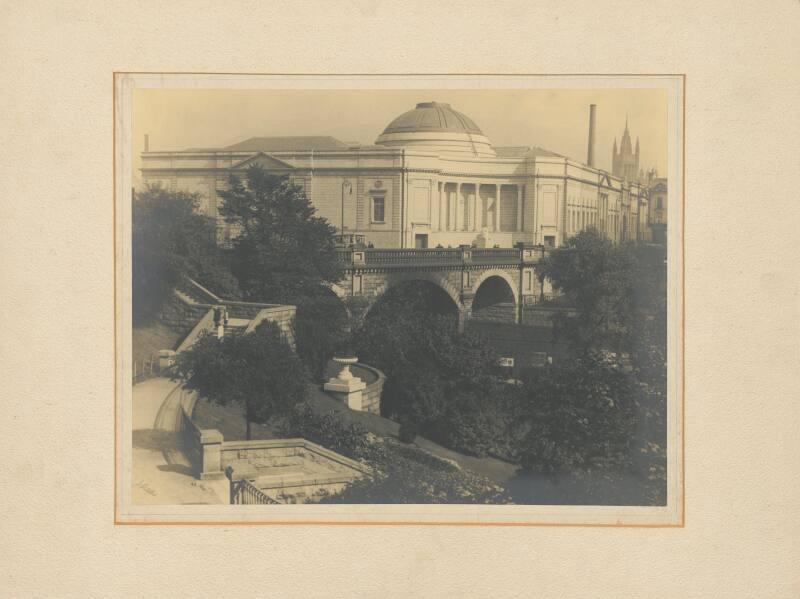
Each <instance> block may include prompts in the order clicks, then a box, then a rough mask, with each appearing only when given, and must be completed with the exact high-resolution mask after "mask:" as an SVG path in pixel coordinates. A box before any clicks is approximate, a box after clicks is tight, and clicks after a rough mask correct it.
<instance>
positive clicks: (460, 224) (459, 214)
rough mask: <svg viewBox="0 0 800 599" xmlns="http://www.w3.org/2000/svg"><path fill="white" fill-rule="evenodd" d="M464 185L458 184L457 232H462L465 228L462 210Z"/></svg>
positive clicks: (456, 202) (456, 203)
mask: <svg viewBox="0 0 800 599" xmlns="http://www.w3.org/2000/svg"><path fill="white" fill-rule="evenodd" d="M462 186H463V183H456V201H455V205H456V220H455V225H456V227H455V230H456V231H460V230H461V229H463V228H464V211H463V210H461V188H462Z"/></svg>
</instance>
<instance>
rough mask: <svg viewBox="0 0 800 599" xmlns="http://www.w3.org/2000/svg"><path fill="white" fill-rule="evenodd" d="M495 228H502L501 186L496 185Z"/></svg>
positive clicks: (496, 229) (497, 229)
mask: <svg viewBox="0 0 800 599" xmlns="http://www.w3.org/2000/svg"><path fill="white" fill-rule="evenodd" d="M494 230H495V231H499V230H500V186H499V185H497V184H496V183H495V186H494Z"/></svg>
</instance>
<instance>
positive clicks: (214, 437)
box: [200, 429, 225, 480]
mask: <svg viewBox="0 0 800 599" xmlns="http://www.w3.org/2000/svg"><path fill="white" fill-rule="evenodd" d="M222 440H223V439H222V433H221V432H219V431H218V430H216V429H206V430H201V431H200V449H201V452H200V456H201V459H202V461H203V465H202V470H201V471H200V478H201V479H202V480H214V479H220V478H222V477H224V476H225V473H224V472H223V471H222Z"/></svg>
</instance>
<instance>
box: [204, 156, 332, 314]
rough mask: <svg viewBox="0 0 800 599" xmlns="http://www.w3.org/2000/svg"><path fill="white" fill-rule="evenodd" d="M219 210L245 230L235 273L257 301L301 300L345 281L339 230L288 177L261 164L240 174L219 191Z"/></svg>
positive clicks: (237, 248) (236, 248)
mask: <svg viewBox="0 0 800 599" xmlns="http://www.w3.org/2000/svg"><path fill="white" fill-rule="evenodd" d="M219 194H220V196H221V197H222V199H223V204H222V206H221V208H220V213H221V214H222V215H223V216H224V217H225V219H226V220H227V221H228V222H229V223H231V224H233V225H235V226H236V227H237V228H238V229H239V232H240V234H239V235H238V236H237V237H236V238H235V240H234V249H233V254H234V259H233V265H234V266H233V268H234V274H235V275H236V277H237V278H238V280H239V284H240V285H241V287H242V289H243V291H244V293H245V294H246V296H247V297H248V298H249V299H251V300H254V301H268V302H277V303H290V304H298V303H300V302H301V300H302V299H303V298H311V297H317V296H318V295H319V293H320V288H321V287H326V286H327V285H329V284H331V283H336V282H337V281H339V280H341V278H342V275H343V269H342V265H341V264H340V263H339V261H338V258H337V254H336V252H335V251H334V249H335V245H334V234H335V231H336V230H335V229H334V227H333V226H332V225H330V224H329V223H328V221H327V220H326V219H324V218H321V217H318V216H316V210H315V208H314V207H313V205H312V204H311V202H310V201H309V199H308V198H307V197H306V195H305V193H304V192H303V190H302V189H301V188H300V187H298V186H296V185H294V184H292V183H291V181H290V180H289V178H288V176H276V175H270V174H269V173H267V172H266V171H265V170H264V169H263V168H261V167H260V166H258V165H254V166H251V167H250V168H249V169H248V170H247V174H246V176H245V178H244V180H241V179H240V178H239V177H237V176H235V175H231V177H230V179H229V189H228V190H226V191H221V192H219Z"/></svg>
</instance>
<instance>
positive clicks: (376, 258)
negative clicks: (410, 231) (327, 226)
mask: <svg viewBox="0 0 800 599" xmlns="http://www.w3.org/2000/svg"><path fill="white" fill-rule="evenodd" d="M545 252H546V250H545V248H544V247H543V246H526V247H513V248H474V247H465V246H464V247H459V248H433V249H409V248H402V249H388V248H380V249H379V248H346V249H337V250H336V253H337V256H338V258H339V261H340V262H342V263H344V264H347V265H348V266H352V267H355V268H357V267H367V268H375V267H378V268H391V267H409V266H449V265H458V264H476V265H483V264H486V265H490V264H522V263H525V262H538V261H539V260H541V258H543V257H544V255H545Z"/></svg>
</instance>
